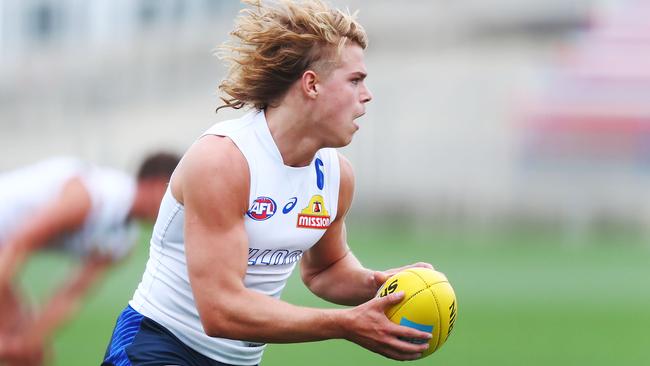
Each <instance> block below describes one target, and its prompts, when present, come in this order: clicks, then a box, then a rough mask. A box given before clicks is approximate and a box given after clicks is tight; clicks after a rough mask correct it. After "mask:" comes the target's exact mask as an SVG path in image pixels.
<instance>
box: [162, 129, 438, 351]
mask: <svg viewBox="0 0 650 366" xmlns="http://www.w3.org/2000/svg"><path fill="white" fill-rule="evenodd" d="M248 185H249V173H248V167H247V164H246V161H245V159H244V157H243V156H242V155H241V153H240V152H239V150H237V148H236V147H235V145H234V144H233V143H232V142H231V141H230V140H229V139H226V138H222V137H216V136H206V137H204V138H202V139H200V140H199V141H198V142H197V143H196V144H195V145H194V146H193V147H192V148H191V149H190V150H189V151H188V153H187V154H186V156H185V157H184V159H183V162H182V163H181V165H180V166H179V169H178V170H177V172H176V173H175V177H174V180H173V181H172V190H173V191H174V192H175V195H176V197H177V198H179V200H181V201H182V202H183V203H184V205H185V240H186V243H185V244H186V256H187V265H188V273H189V277H190V283H191V286H192V290H193V294H194V299H195V301H196V306H197V309H198V312H199V316H200V318H201V322H202V325H203V328H204V330H205V331H206V333H207V334H208V335H210V336H214V337H224V338H231V339H241V340H247V341H255V342H266V343H289V342H306V341H316V340H323V339H330V338H346V339H350V340H352V341H355V342H356V343H359V344H361V345H363V346H364V347H366V348H369V349H371V350H372V351H374V352H379V353H382V354H384V355H386V356H388V357H392V358H397V359H412V358H416V357H417V355H418V353H419V352H421V351H422V350H424V349H425V348H426V345H424V346H423V345H414V344H410V343H406V342H403V341H400V340H399V339H398V338H397V337H400V336H401V337H415V338H426V337H427V334H426V333H422V332H419V331H416V330H414V329H410V328H406V327H400V326H397V325H395V324H393V323H391V322H390V321H388V320H387V319H386V317H385V315H384V314H383V310H384V309H385V308H386V307H387V306H390V304H393V303H395V302H398V301H399V300H400V296H399V295H396V296H391V297H390V298H388V299H386V300H384V299H385V298H381V299H374V300H373V301H372V302H369V303H368V304H364V306H365V307H364V308H355V309H345V310H327V309H315V308H306V307H299V306H294V305H291V304H289V303H286V302H283V301H280V300H277V299H275V298H272V297H269V296H266V295H262V294H260V293H257V292H255V291H252V290H249V289H247V288H246V287H245V286H244V283H243V279H244V276H245V274H246V269H247V263H248V242H247V237H246V232H245V229H244V215H245V212H246V210H247V206H248V191H249V187H248ZM279 320H281V321H279Z"/></svg>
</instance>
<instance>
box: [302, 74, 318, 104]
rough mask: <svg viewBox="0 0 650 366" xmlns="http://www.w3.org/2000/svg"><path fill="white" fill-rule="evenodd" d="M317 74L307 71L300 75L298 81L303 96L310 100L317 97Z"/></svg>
mask: <svg viewBox="0 0 650 366" xmlns="http://www.w3.org/2000/svg"><path fill="white" fill-rule="evenodd" d="M318 81H319V80H318V74H316V73H315V72H314V71H312V70H307V71H305V72H304V73H303V74H302V78H301V79H300V86H301V87H302V92H303V94H304V95H305V96H306V97H307V98H310V99H316V97H317V96H318V88H317V85H318Z"/></svg>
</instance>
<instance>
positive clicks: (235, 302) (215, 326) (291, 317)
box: [199, 289, 348, 343]
mask: <svg viewBox="0 0 650 366" xmlns="http://www.w3.org/2000/svg"><path fill="white" fill-rule="evenodd" d="M347 313H348V311H347V310H342V309H316V308H307V307H300V306H295V305H292V304H289V303H286V302H284V301H281V300H277V299H275V298H273V297H269V296H266V295H263V294H260V293H257V292H254V291H251V290H248V289H242V290H241V291H240V292H238V293H236V294H234V293H224V294H220V296H219V300H218V301H215V302H213V303H211V304H203V306H201V305H199V314H200V316H201V322H202V324H203V328H204V330H205V332H206V333H207V334H208V335H209V336H212V337H220V338H230V339H239V340H245V341H250V342H262V343H296V342H310V341H319V340H325V339H334V338H344V337H345V336H346V333H347V330H346V329H345V324H346V323H348V320H346V319H347V318H346V316H348V314H347Z"/></svg>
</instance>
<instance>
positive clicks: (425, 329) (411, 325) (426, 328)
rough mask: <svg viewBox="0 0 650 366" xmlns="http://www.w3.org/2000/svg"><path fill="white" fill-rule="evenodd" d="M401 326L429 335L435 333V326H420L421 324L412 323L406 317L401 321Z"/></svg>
mask: <svg viewBox="0 0 650 366" xmlns="http://www.w3.org/2000/svg"><path fill="white" fill-rule="evenodd" d="M399 325H404V326H406V327H409V328H413V329H417V330H421V331H423V332H427V333H431V332H433V325H426V324H420V323H416V322H412V321H410V320H408V319H406V318H405V317H402V319H400V321H399Z"/></svg>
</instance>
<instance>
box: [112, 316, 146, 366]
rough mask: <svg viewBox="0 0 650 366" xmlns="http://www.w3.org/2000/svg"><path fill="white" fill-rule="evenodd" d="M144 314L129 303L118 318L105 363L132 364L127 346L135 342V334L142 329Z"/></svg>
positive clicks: (122, 365)
mask: <svg viewBox="0 0 650 366" xmlns="http://www.w3.org/2000/svg"><path fill="white" fill-rule="evenodd" d="M143 318H144V316H143V315H142V314H140V313H138V312H137V311H135V310H133V308H132V307H131V306H129V305H127V307H126V308H125V309H124V311H122V314H120V317H119V318H117V323H116V324H115V330H114V331H113V336H112V337H111V343H110V344H109V345H108V349H107V350H106V354H105V355H104V363H105V364H108V365H115V366H131V361H129V358H128V357H127V355H126V347H127V346H129V345H131V343H133V339H134V338H135V335H136V334H137V333H138V330H139V329H140V323H142V319H143Z"/></svg>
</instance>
